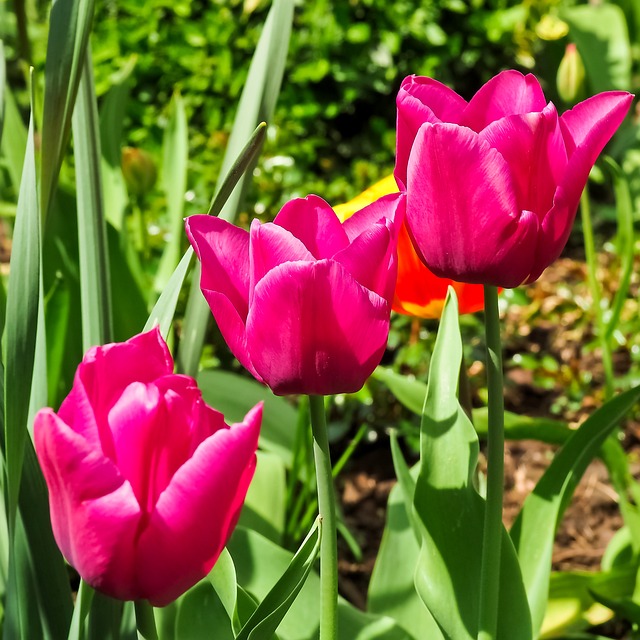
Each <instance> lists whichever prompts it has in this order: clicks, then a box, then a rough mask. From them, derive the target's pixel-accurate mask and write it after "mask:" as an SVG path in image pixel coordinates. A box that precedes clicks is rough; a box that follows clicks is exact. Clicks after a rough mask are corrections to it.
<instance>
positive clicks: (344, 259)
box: [186, 194, 405, 395]
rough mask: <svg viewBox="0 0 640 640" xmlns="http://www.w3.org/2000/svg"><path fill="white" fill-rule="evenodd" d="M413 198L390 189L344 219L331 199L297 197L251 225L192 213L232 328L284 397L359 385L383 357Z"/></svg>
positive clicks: (203, 258) (233, 337)
mask: <svg viewBox="0 0 640 640" xmlns="http://www.w3.org/2000/svg"><path fill="white" fill-rule="evenodd" d="M404 200H405V197H404V194H393V195H388V196H384V197H382V198H380V199H379V200H377V201H375V202H374V203H372V204H370V205H369V206H367V207H364V208H363V209H361V210H360V211H358V212H356V213H355V214H354V215H353V216H351V217H350V218H349V219H348V220H347V221H346V222H345V223H344V224H341V223H340V220H339V219H338V216H337V215H336V214H335V212H334V211H333V209H332V208H331V207H330V206H329V205H328V204H327V203H326V202H325V201H324V200H322V198H319V197H318V196H308V197H306V198H296V199H294V200H291V201H289V202H288V203H286V204H285V205H284V207H282V209H281V210H280V213H278V215H277V216H276V218H275V220H274V221H273V222H268V223H266V224H261V223H260V222H258V221H257V220H254V221H253V223H252V224H251V230H250V231H248V232H247V231H245V230H243V229H240V228H238V227H235V226H233V225H232V224H230V223H229V222H227V221H226V220H222V219H221V218H215V217H213V216H205V215H198V216H191V217H190V218H187V220H186V230H187V235H188V237H189V241H190V242H191V245H192V246H193V248H194V250H195V252H196V255H197V256H198V259H199V260H200V263H201V267H202V271H201V277H200V288H201V290H202V293H203V295H204V297H205V299H206V300H207V302H208V303H209V306H210V307H211V311H212V313H213V315H214V317H215V319H216V322H217V323H218V327H219V328H220V332H221V333H222V336H223V337H224V339H225V340H226V341H227V344H228V345H229V348H230V349H231V351H232V352H233V354H234V355H235V356H236V358H238V360H239V361H240V363H241V364H242V365H243V366H244V367H246V369H248V370H249V371H250V372H251V373H252V374H253V375H254V376H255V377H256V378H257V379H258V380H259V381H260V382H264V383H265V384H268V385H269V386H270V387H271V390H272V391H273V392H274V393H275V394H276V395H284V394H290V393H305V394H313V395H334V394H337V393H355V392H356V391H359V390H360V389H361V388H362V385H364V383H365V381H366V380H367V378H368V377H369V376H370V375H371V373H372V372H373V370H374V369H375V368H376V367H377V366H378V364H380V360H381V358H382V355H383V353H384V351H385V348H386V346H387V338H388V335H389V318H390V314H391V302H392V299H393V289H394V285H395V282H396V273H397V260H396V246H397V241H398V229H399V227H400V224H401V222H402V218H403V217H404V206H405V204H404ZM274 327H276V328H277V330H274Z"/></svg>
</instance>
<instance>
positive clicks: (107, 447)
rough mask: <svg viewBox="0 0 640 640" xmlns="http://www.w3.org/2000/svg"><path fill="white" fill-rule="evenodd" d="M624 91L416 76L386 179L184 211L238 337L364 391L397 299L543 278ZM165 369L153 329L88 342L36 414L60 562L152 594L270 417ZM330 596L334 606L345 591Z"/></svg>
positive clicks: (223, 506)
mask: <svg viewBox="0 0 640 640" xmlns="http://www.w3.org/2000/svg"><path fill="white" fill-rule="evenodd" d="M631 101H632V96H631V95H630V94H628V93H625V92H608V93H602V94H599V95H596V96H594V97H592V98H589V99H588V100H585V101H584V102H582V103H580V104H578V105H577V106H576V107H574V108H573V109H572V110H570V111H568V112H566V113H564V114H562V115H559V114H558V113H557V111H556V108H555V106H554V105H553V104H552V103H548V102H547V101H546V99H545V97H544V95H543V92H542V89H541V87H540V84H539V82H538V80H537V79H536V78H535V77H534V76H532V75H527V76H525V75H522V74H521V73H519V72H517V71H505V72H503V73H501V74H499V75H497V76H496V77H494V78H493V79H491V80H490V81H489V82H487V83H486V84H485V85H484V86H483V87H482V88H481V89H480V90H479V91H478V92H477V93H476V94H475V95H474V96H473V98H472V99H471V100H470V101H469V102H467V101H466V100H464V99H463V98H462V97H460V96H459V95H458V94H456V93H455V92H453V91H452V90H451V89H449V88H447V87H446V86H444V85H442V84H441V83H439V82H437V81H435V80H432V79H430V78H424V77H415V76H411V77H408V78H406V79H405V80H404V82H403V83H402V86H401V88H400V91H399V93H398V96H397V109H398V111H397V113H398V117H397V155H396V166H395V172H394V177H393V178H389V179H387V180H386V181H383V183H381V184H379V185H376V187H374V188H373V189H372V190H371V191H369V192H365V194H363V195H362V196H361V198H360V199H356V200H355V201H354V202H353V203H351V204H350V205H346V206H343V207H339V208H337V210H334V209H333V208H332V207H331V206H330V205H329V204H327V203H326V202H325V201H324V200H322V199H321V198H320V197H318V196H315V195H310V196H308V197H306V198H301V199H295V200H292V201H290V202H288V203H286V204H285V205H284V206H283V207H282V209H281V210H280V212H279V213H278V215H277V216H276V217H275V219H274V220H273V222H269V223H264V224H263V223H260V222H258V221H257V220H254V221H253V222H252V224H251V227H250V229H249V230H248V231H247V230H245V229H242V228H239V227H237V226H234V225H233V224H230V223H228V222H226V221H224V220H222V219H219V218H215V217H211V216H206V215H196V216H192V217H190V218H188V219H187V220H186V233H187V236H188V238H189V241H190V242H191V245H192V246H193V248H194V250H195V252H196V254H197V257H198V259H199V261H200V263H201V282H200V285H201V289H202V293H203V295H204V297H205V298H206V300H207V302H208V304H209V306H210V308H211V312H212V314H213V316H214V318H215V321H216V322H217V324H218V327H219V329H220V331H221V333H222V335H223V337H224V339H225V340H226V342H227V344H228V346H229V348H230V350H231V351H232V353H233V354H234V356H235V357H236V358H237V359H238V360H239V362H240V363H241V364H242V365H243V366H244V367H245V368H246V369H247V370H248V371H249V372H250V373H251V374H252V375H253V376H254V377H255V378H256V379H257V380H258V381H260V382H262V383H264V384H265V385H267V386H268V387H270V388H271V390H272V391H273V392H274V393H275V394H277V395H286V394H308V395H309V396H310V397H311V398H312V399H316V400H317V398H320V399H321V396H324V395H329V394H339V393H351V392H356V391H358V390H359V389H360V388H361V387H362V386H363V385H364V383H365V381H366V380H367V378H368V377H369V376H370V375H371V373H372V372H373V370H374V369H375V367H376V366H377V365H378V364H379V362H380V360H381V358H382V355H383V353H384V351H385V348H386V342H387V337H388V332H389V326H390V315H391V312H392V310H395V311H398V312H400V313H407V314H411V315H416V316H421V317H437V316H438V314H439V312H440V310H441V309H442V303H443V300H444V297H445V294H446V291H447V288H448V286H452V287H453V288H454V289H455V290H456V291H457V292H458V294H459V296H460V299H461V311H463V312H473V311H477V310H479V309H481V308H482V306H483V301H484V296H485V292H486V291H487V290H488V288H493V289H494V290H495V288H497V287H504V288H511V287H516V286H519V285H522V284H526V283H530V282H533V281H534V280H536V279H537V278H538V277H539V276H540V274H541V273H542V272H543V270H544V269H545V268H546V267H547V266H548V265H549V264H550V263H551V262H552V261H553V260H555V259H556V258H557V257H558V256H559V255H560V253H561V251H562V250H563V248H564V245H565V243H566V241H567V239H568V237H569V233H570V230H571V226H572V224H573V220H574V217H575V214H576V210H577V207H578V202H579V198H580V195H581V193H582V191H583V189H584V187H585V184H586V181H587V178H588V175H589V171H590V170H591V168H592V166H593V164H594V162H595V161H596V158H597V156H598V154H599V153H600V152H601V151H602V149H603V148H604V146H605V145H606V144H607V142H608V141H609V139H610V138H611V137H612V135H613V134H614V133H615V131H616V129H617V128H618V126H619V125H620V123H621V122H622V120H623V119H624V117H625V116H626V114H627V111H628V110H629V107H630V104H631ZM354 209H355V210H354ZM342 220H344V221H342ZM173 369H174V365H173V360H172V358H171V355H170V353H169V351H168V348H167V346H166V344H165V343H164V341H163V339H162V337H161V336H160V333H159V331H158V330H157V329H156V330H152V331H151V332H148V333H144V334H140V335H138V336H135V337H133V338H131V339H130V340H129V341H127V342H125V343H120V344H110V345H105V346H101V347H95V348H93V349H91V350H90V351H89V352H88V353H87V354H86V355H85V357H84V360H83V362H82V363H81V364H80V366H79V367H78V370H77V374H76V378H75V382H74V385H73V389H72V390H71V392H70V394H69V395H68V396H67V398H66V399H65V401H64V402H63V404H62V406H61V407H60V409H59V411H58V412H57V413H56V412H54V411H53V410H51V409H44V410H41V411H40V412H39V413H38V414H37V416H36V419H35V444H36V450H37V454H38V458H39V460H40V463H41V466H42V469H43V471H44V475H45V478H46V481H47V484H48V488H49V496H50V508H51V519H52V523H53V530H54V535H55V538H56V540H57V542H58V545H59V547H60V549H61V550H62V553H63V554H64V556H65V558H66V559H67V561H68V562H69V563H70V564H71V565H72V566H73V567H75V569H76V570H77V571H78V573H79V574H80V575H81V577H82V578H83V579H84V580H85V581H86V582H88V583H89V584H90V585H92V586H93V587H95V588H97V589H99V590H101V591H103V592H104V593H106V594H108V595H110V596H113V597H115V598H119V599H123V600H142V599H146V600H148V601H150V602H151V603H152V604H153V605H157V606H163V605H166V604H168V603H170V602H171V601H173V600H175V599H176V598H177V597H178V596H179V595H180V594H181V593H183V592H184V591H185V590H187V589H188V588H190V587H191V586H192V585H194V584H195V583H196V582H197V581H198V580H200V579H201V578H202V577H204V576H205V575H206V574H207V573H208V572H209V571H210V570H211V568H212V566H213V565H214V563H215V562H216V560H217V558H218V557H219V555H220V553H221V552H222V549H223V548H224V545H225V543H226V542H227V540H228V538H229V536H230V535H231V532H232V530H233V528H234V525H235V523H236V522H237V519H238V516H239V513H240V510H241V508H242V504H243V500H244V497H245V495H246V492H247V489H248V486H249V484H250V482H251V479H252V476H253V472H254V468H255V461H256V455H255V452H256V448H257V443H258V434H259V428H260V421H261V412H262V407H261V406H260V405H258V406H256V407H255V408H254V409H252V410H251V411H250V412H249V413H248V414H247V416H246V418H245V419H244V421H243V422H242V423H239V424H234V425H231V426H228V425H226V424H225V422H224V418H223V416H222V415H221V414H220V413H219V412H217V411H216V410H215V409H213V408H211V407H209V406H207V405H206V404H205V403H204V401H203V400H202V397H201V394H200V391H199V390H198V388H197V385H196V382H195V381H194V380H193V379H191V378H190V377H187V376H184V375H178V374H174V372H173ZM320 431H321V427H319V426H318V424H315V425H313V432H314V437H315V439H316V444H317V447H318V449H319V451H318V452H317V458H316V464H317V465H321V464H322V460H323V458H322V454H324V456H325V457H324V464H326V461H327V460H328V448H327V445H326V434H325V437H324V439H323V435H322V433H320ZM329 465H330V463H329ZM329 468H330V467H329ZM329 476H330V474H329ZM322 482H323V481H321V480H320V479H319V480H318V485H319V489H320V488H321V485H322ZM324 482H325V485H326V483H327V482H329V483H330V479H329V480H328V481H327V480H325V481H324ZM328 491H329V493H332V492H331V489H330V488H329V490H328ZM331 501H332V497H331V498H330V499H329V502H327V500H326V499H323V498H322V497H321V499H320V500H319V503H320V512H321V515H322V516H323V518H324V520H325V523H326V524H327V525H328V527H327V528H325V530H324V531H323V538H322V545H323V548H322V554H321V575H322V574H324V575H327V576H330V577H331V576H333V579H334V581H335V571H336V568H335V566H334V567H329V566H326V565H328V564H330V563H332V562H333V564H335V543H336V542H335V532H334V531H332V530H331V522H332V514H331V510H332V509H333V504H332V502H331ZM332 553H333V555H331V554H332ZM158 557H161V558H162V559H163V561H162V562H161V563H160V562H157V560H156V559H157V558H158ZM332 558H333V560H331V559H332ZM322 579H323V580H324V578H322ZM327 580H328V582H326V583H324V584H328V585H331V584H332V583H331V580H330V579H329V578H327ZM327 593H328V594H329V595H327ZM323 598H326V599H328V600H334V601H335V598H336V587H335V586H333V587H331V586H329V590H328V592H326V591H324V590H323ZM321 606H322V607H328V611H329V613H328V614H327V616H326V619H325V618H321V620H322V622H321V636H322V637H327V638H330V637H334V636H333V635H332V632H331V631H328V630H327V629H330V628H331V627H332V625H335V615H334V614H332V613H331V611H332V610H331V604H326V603H323V604H322V605H321ZM332 616H333V621H332Z"/></svg>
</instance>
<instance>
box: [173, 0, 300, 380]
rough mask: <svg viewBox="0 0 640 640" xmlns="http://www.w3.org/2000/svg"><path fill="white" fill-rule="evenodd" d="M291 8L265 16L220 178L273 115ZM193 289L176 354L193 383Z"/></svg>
mask: <svg viewBox="0 0 640 640" xmlns="http://www.w3.org/2000/svg"><path fill="white" fill-rule="evenodd" d="M293 5H294V3H293V0H274V2H273V5H272V6H271V9H270V10H269V14H268V15H267V19H266V21H265V24H264V28H263V30H262V33H261V34H260V40H259V41H258V45H257V46H256V50H255V52H254V54H253V57H252V59H251V65H250V67H249V74H248V76H247V80H246V83H245V86H244V89H243V91H242V95H241V96H240V103H239V105H238V111H237V113H236V117H235V120H234V123H233V128H232V129H231V135H230V136H229V144H228V145H227V150H226V152H225V155H224V159H223V160H222V170H221V172H220V175H221V176H222V175H226V173H227V172H228V169H229V168H230V167H231V166H232V164H233V160H234V158H236V157H237V156H238V155H239V154H240V150H241V149H242V148H244V147H245V146H246V145H247V141H249V140H250V138H251V132H252V131H254V129H255V127H256V126H257V125H258V124H259V123H260V122H262V121H266V122H268V121H269V120H270V119H271V116H272V114H273V112H274V110H275V106H276V100H277V98H278V94H279V92H280V85H281V83H282V76H283V74H284V67H285V63H286V59H287V51H288V48H289V36H290V35H291V22H292V20H293ZM251 174H252V172H251V171H250V170H247V171H245V172H244V173H243V175H242V178H241V179H240V180H239V181H238V184H237V186H236V187H235V189H234V190H233V191H232V193H231V195H230V197H229V198H228V200H227V202H226V204H225V206H224V207H223V208H222V211H221V212H220V217H221V218H223V219H225V220H229V221H233V220H235V217H236V215H237V212H238V209H239V207H240V203H241V200H242V193H243V190H244V189H246V187H247V185H248V181H249V180H250V178H251ZM218 190H219V189H216V191H218ZM199 289H200V277H199V275H196V277H194V279H193V281H192V283H191V294H190V296H189V301H188V303H187V309H186V312H185V320H184V327H185V335H186V336H187V340H186V341H183V343H181V345H180V350H179V352H178V368H179V370H180V371H183V372H184V373H186V374H188V375H191V376H194V377H195V375H196V373H197V371H198V365H199V362H200V354H201V353H202V345H203V344H204V336H205V333H206V330H207V323H208V322H209V317H210V315H211V314H210V311H209V307H208V305H207V303H206V302H205V300H204V298H203V297H202V295H200V291H199Z"/></svg>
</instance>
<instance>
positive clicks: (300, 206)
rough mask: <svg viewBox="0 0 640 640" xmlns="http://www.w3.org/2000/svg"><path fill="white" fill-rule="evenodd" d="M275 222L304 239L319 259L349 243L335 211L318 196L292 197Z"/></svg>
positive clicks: (305, 243) (333, 253) (330, 254)
mask: <svg viewBox="0 0 640 640" xmlns="http://www.w3.org/2000/svg"><path fill="white" fill-rule="evenodd" d="M273 222H274V224H277V225H278V226H280V227H283V228H284V229H287V230H288V231H290V232H291V233H292V234H293V235H294V236H295V237H296V238H299V239H300V240H302V242H303V244H304V245H305V247H307V249H308V250H309V251H310V252H311V253H312V254H313V256H314V257H315V258H317V259H318V260H322V259H323V258H331V257H333V256H334V255H335V254H336V253H337V252H338V251H340V250H341V249H344V248H345V247H346V246H347V245H348V244H349V240H348V239H347V234H346V233H345V232H344V230H343V228H342V224H341V223H340V220H339V219H338V216H337V215H336V213H335V211H334V210H333V209H332V208H331V206H330V205H329V204H328V203H327V202H325V201H324V200H323V199H322V198H319V197H318V196H313V195H311V196H307V197H306V198H295V199H294V200H290V201H289V202H287V203H286V204H285V205H284V206H283V207H282V209H280V213H278V215H277V216H276V217H275V219H274V221H273Z"/></svg>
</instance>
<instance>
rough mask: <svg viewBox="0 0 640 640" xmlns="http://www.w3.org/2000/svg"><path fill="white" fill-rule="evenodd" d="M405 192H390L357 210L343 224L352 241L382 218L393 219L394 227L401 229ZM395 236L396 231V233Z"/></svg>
mask: <svg viewBox="0 0 640 640" xmlns="http://www.w3.org/2000/svg"><path fill="white" fill-rule="evenodd" d="M405 199H406V196H405V194H404V193H398V190H397V188H396V189H395V192H394V193H389V194H386V195H383V196H382V197H379V198H377V199H376V200H374V201H373V202H371V203H369V204H368V205H366V206H365V207H363V208H362V209H360V210H359V211H356V212H355V213H354V214H353V215H352V216H351V217H350V218H348V219H347V220H345V222H344V224H343V225H342V226H343V228H344V230H345V233H346V234H347V237H348V238H349V241H350V242H353V241H354V240H355V239H356V238H357V237H358V236H359V235H360V234H362V233H365V232H366V231H367V230H369V229H370V228H371V226H372V225H373V224H375V223H376V222H379V221H380V220H384V219H387V220H391V221H392V222H393V228H394V229H399V228H400V225H401V224H402V221H403V220H404V213H405ZM394 236H395V233H394Z"/></svg>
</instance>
